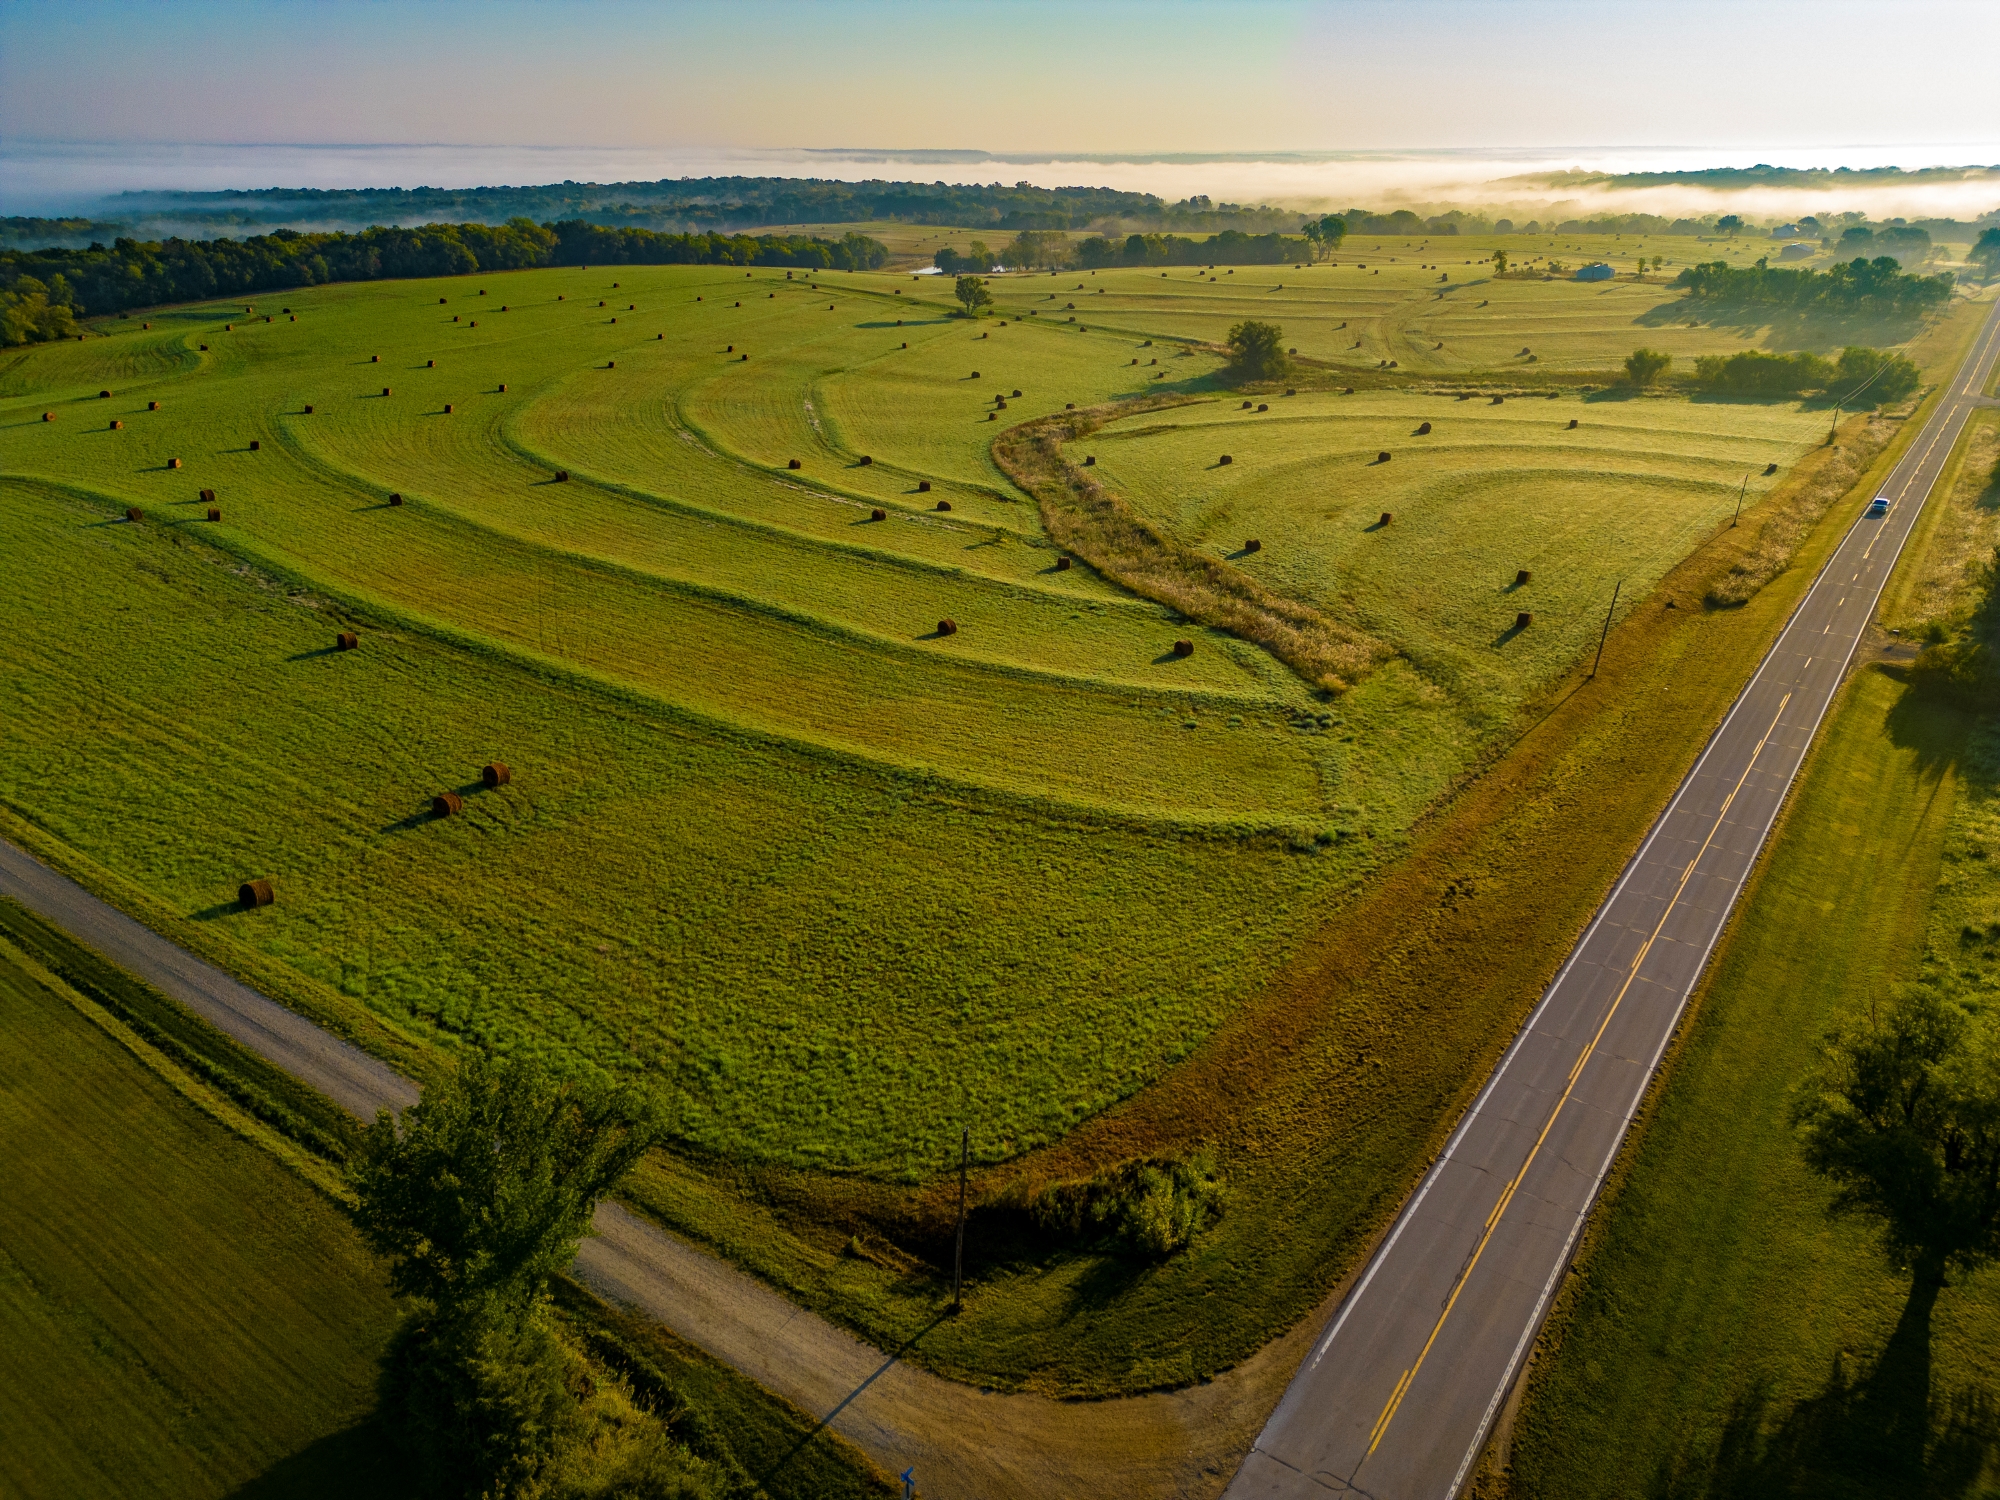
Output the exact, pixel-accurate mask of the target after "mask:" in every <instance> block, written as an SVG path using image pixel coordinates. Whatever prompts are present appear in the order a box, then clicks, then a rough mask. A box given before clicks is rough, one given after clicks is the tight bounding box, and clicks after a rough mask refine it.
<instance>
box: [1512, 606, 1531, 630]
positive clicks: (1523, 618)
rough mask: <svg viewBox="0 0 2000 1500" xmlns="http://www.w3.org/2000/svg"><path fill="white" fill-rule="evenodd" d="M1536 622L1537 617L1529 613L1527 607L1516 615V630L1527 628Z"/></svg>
mask: <svg viewBox="0 0 2000 1500" xmlns="http://www.w3.org/2000/svg"><path fill="white" fill-rule="evenodd" d="M1534 623H1535V617H1534V616H1533V615H1531V614H1529V613H1528V611H1526V610H1525V609H1524V610H1522V611H1521V612H1520V613H1519V614H1518V615H1516V616H1514V628H1515V629H1516V630H1526V629H1527V628H1528V627H1529V626H1530V625H1532V624H1534Z"/></svg>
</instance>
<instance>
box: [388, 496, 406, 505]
mask: <svg viewBox="0 0 2000 1500" xmlns="http://www.w3.org/2000/svg"><path fill="white" fill-rule="evenodd" d="M389 503H390V504H391V505H401V504H402V503H403V497H402V495H401V494H400V493H397V494H392V495H391V496H390V497H389Z"/></svg>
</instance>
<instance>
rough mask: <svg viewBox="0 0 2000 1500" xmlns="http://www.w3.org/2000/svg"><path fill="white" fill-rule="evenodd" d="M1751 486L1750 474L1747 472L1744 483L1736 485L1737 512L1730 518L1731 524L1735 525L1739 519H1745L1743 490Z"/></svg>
mask: <svg viewBox="0 0 2000 1500" xmlns="http://www.w3.org/2000/svg"><path fill="white" fill-rule="evenodd" d="M1749 488H1750V476H1749V474H1747V473H1746V474H1745V475H1744V476H1743V483H1742V484H1740V485H1738V486H1737V487H1736V514H1735V515H1733V516H1731V517H1730V518H1729V524H1730V525H1731V526H1734V525H1735V524H1736V523H1737V522H1738V521H1740V520H1742V519H1743V492H1744V491H1745V490H1747V489H1749Z"/></svg>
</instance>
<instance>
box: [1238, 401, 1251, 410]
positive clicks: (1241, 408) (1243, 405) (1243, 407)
mask: <svg viewBox="0 0 2000 1500" xmlns="http://www.w3.org/2000/svg"><path fill="white" fill-rule="evenodd" d="M1237 410H1238V411H1248V410H1250V403H1249V402H1248V401H1245V402H1244V403H1243V404H1242V405H1241V406H1239V407H1238V408H1237Z"/></svg>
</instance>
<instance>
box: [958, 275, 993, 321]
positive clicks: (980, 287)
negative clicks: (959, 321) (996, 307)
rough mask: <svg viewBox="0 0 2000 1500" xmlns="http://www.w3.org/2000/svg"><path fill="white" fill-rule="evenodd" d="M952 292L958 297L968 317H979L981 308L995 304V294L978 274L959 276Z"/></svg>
mask: <svg viewBox="0 0 2000 1500" xmlns="http://www.w3.org/2000/svg"><path fill="white" fill-rule="evenodd" d="M951 294H952V295H953V296H954V297H956V298H958V300H959V303H960V304H961V305H962V306H963V307H964V308H965V311H966V315H967V316H968V317H977V316H978V315H979V309H980V308H982V307H991V306H992V305H993V294H992V293H991V292H989V291H987V290H986V283H985V282H983V281H981V280H980V279H979V278H978V277H977V276H961V277H959V278H958V284H957V285H956V286H954V287H953V288H952V290H951Z"/></svg>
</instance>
